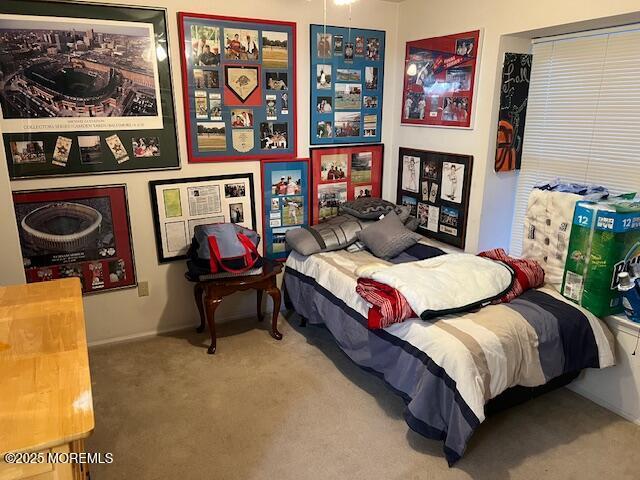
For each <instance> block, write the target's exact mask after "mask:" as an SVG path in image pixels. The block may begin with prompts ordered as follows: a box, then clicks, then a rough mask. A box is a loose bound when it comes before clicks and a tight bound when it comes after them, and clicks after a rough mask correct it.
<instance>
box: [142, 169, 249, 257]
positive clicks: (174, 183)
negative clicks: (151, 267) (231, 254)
mask: <svg viewBox="0 0 640 480" xmlns="http://www.w3.org/2000/svg"><path fill="white" fill-rule="evenodd" d="M149 190H150V193H151V206H152V209H153V220H154V228H155V233H156V249H157V251H158V261H159V262H160V263H165V262H170V261H173V260H184V259H185V258H187V250H188V249H189V246H190V245H191V239H192V238H193V231H194V229H195V228H196V226H198V225H205V224H210V223H225V222H226V223H237V224H238V225H241V226H243V227H246V228H250V229H252V230H255V229H256V205H255V196H254V188H253V174H252V173H238V174H229V175H214V176H210V177H192V178H176V179H169V180H153V181H151V182H149Z"/></svg>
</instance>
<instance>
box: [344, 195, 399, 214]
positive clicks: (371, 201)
mask: <svg viewBox="0 0 640 480" xmlns="http://www.w3.org/2000/svg"><path fill="white" fill-rule="evenodd" d="M401 208H402V207H400V206H398V205H396V204H394V203H391V202H389V201H387V200H383V199H381V198H372V197H366V198H357V199H355V200H351V201H350V202H346V203H343V204H342V205H340V212H341V213H347V214H349V215H353V216H354V217H356V218H362V219H365V220H377V219H378V218H380V215H386V214H387V213H389V212H391V211H395V212H396V213H397V214H398V215H400V212H401V211H402V210H401ZM407 216H408V215H407Z"/></svg>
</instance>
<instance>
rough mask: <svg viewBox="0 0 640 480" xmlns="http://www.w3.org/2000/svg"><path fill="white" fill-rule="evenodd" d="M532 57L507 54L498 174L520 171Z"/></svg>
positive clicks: (501, 95)
mask: <svg viewBox="0 0 640 480" xmlns="http://www.w3.org/2000/svg"><path fill="white" fill-rule="evenodd" d="M532 57H533V56H532V55H530V54H527V53H505V54H504V65H503V67H502V84H501V87H500V112H499V122H498V139H497V144H496V160H495V171H496V172H508V171H510V170H520V162H521V160H522V144H523V140H524V123H525V119H526V116H527V100H528V97H529V79H530V77H531V60H532Z"/></svg>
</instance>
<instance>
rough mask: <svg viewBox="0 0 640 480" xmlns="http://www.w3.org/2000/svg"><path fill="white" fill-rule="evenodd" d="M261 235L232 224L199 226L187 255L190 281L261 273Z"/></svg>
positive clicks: (195, 230)
mask: <svg viewBox="0 0 640 480" xmlns="http://www.w3.org/2000/svg"><path fill="white" fill-rule="evenodd" d="M258 243H260V235H258V234H257V233H256V232H255V231H253V230H249V229H248V228H244V227H241V226H239V225H236V224H235V223H214V224H210V225H198V226H197V227H196V228H195V229H194V232H193V240H192V241H191V247H189V251H188V252H187V256H188V257H189V259H188V260H187V268H188V272H187V273H186V276H187V278H188V279H189V280H192V281H202V280H213V279H216V278H224V277H234V276H241V275H258V274H260V273H262V257H261V256H260V254H259V253H258V248H257V247H258Z"/></svg>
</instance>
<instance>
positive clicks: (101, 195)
mask: <svg viewBox="0 0 640 480" xmlns="http://www.w3.org/2000/svg"><path fill="white" fill-rule="evenodd" d="M13 203H14V207H15V214H16V221H17V224H18V233H19V235H20V247H21V249H22V259H23V263H24V271H25V276H26V278H27V283H33V282H44V281H47V280H55V279H58V278H66V277H78V278H79V279H80V281H81V283H82V291H83V293H85V294H88V293H97V292H104V291H108V290H115V289H119V288H128V287H134V286H135V285H136V268H135V261H134V258H133V248H132V243H131V227H130V223H129V207H128V204H127V187H126V186H125V185H105V186H98V187H77V188H65V189H46V190H30V191H14V192H13Z"/></svg>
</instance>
